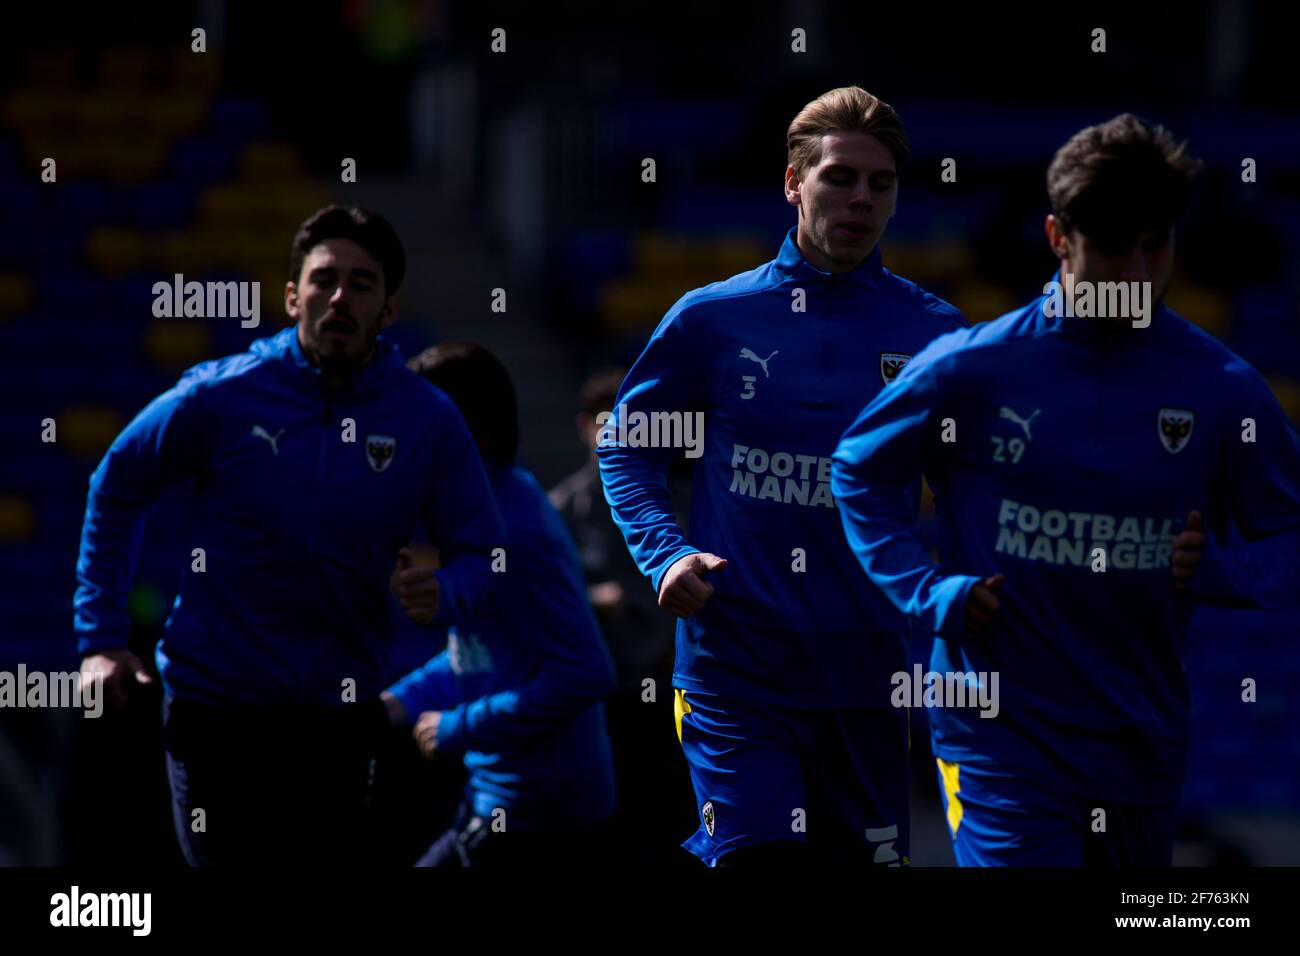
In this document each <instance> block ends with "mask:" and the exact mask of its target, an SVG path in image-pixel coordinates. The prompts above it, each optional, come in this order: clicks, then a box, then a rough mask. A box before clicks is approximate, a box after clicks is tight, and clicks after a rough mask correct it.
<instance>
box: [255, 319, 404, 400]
mask: <svg viewBox="0 0 1300 956" xmlns="http://www.w3.org/2000/svg"><path fill="white" fill-rule="evenodd" d="M249 351H250V352H253V353H254V354H255V355H259V356H261V357H263V358H267V359H274V360H278V361H279V362H280V363H281V366H282V367H283V368H284V369H285V370H286V371H288V372H290V373H292V374H291V376H290V377H291V378H294V379H297V380H299V381H302V382H304V383H306V382H319V383H322V384H323V379H324V376H323V375H322V373H321V370H320V369H319V368H317V367H316V366H314V365H312V364H311V362H310V361H309V360H308V359H307V356H306V355H305V354H304V353H303V351H302V345H301V344H300V343H299V342H298V327H297V325H291V326H289V327H288V328H287V329H282V330H281V331H279V332H277V333H276V334H275V335H273V336H271V337H270V338H265V339H258V340H257V341H256V342H254V343H253V344H252V345H251V346H250V347H249ZM404 365H405V363H404V362H403V360H402V355H401V352H399V351H398V348H397V346H396V345H395V344H394V343H392V342H390V341H388V340H387V339H385V338H384V337H383V336H382V335H381V336H379V337H378V338H377V339H376V340H375V354H374V355H373V356H372V357H371V359H370V361H369V362H367V363H366V365H365V367H364V368H362V369H361V371H360V372H359V373H357V375H355V376H354V377H353V378H352V379H350V380H349V381H348V382H347V383H346V384H344V386H343V388H342V390H341V391H351V392H353V393H355V394H357V395H365V394H368V393H373V392H378V391H380V390H381V389H382V387H383V386H384V384H385V383H386V382H387V381H388V380H389V379H390V378H391V377H392V376H393V374H394V373H395V372H396V371H397V370H398V369H400V368H402V367H404Z"/></svg>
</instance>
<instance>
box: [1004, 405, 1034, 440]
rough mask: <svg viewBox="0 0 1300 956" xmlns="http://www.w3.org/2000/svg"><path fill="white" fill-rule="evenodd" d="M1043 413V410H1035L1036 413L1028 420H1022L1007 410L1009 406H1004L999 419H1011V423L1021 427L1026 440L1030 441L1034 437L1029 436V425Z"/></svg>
mask: <svg viewBox="0 0 1300 956" xmlns="http://www.w3.org/2000/svg"><path fill="white" fill-rule="evenodd" d="M1042 411H1043V410H1042V409H1041V408H1035V409H1034V413H1033V414H1032V415H1030V416H1029V417H1028V418H1021V417H1020V416H1019V415H1017V414H1016V413H1015V412H1014V411H1012V410H1011V409H1009V408H1007V406H1005V405H1003V406H1002V407H1001V408H1000V409H998V418H1009V419H1011V421H1013V422H1015V423H1016V424H1017V425H1019V426H1020V427H1021V428H1022V429H1023V430H1024V432H1025V440H1026V441H1028V440H1030V439H1032V438H1033V437H1034V436H1032V435H1031V434H1029V423H1030V422H1032V421H1033V420H1034V419H1035V418H1037V417H1038V416H1039V414H1041V413H1042Z"/></svg>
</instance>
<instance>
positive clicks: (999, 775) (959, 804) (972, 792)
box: [936, 759, 1175, 866]
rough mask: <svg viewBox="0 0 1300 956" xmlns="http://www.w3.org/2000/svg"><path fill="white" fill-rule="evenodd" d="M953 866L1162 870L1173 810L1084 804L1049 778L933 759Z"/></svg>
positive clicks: (1094, 802)
mask: <svg viewBox="0 0 1300 956" xmlns="http://www.w3.org/2000/svg"><path fill="white" fill-rule="evenodd" d="M936 762H937V763H938V765H939V791H940V793H941V794H942V795H943V809H944V814H945V816H946V817H947V821H948V832H949V833H951V834H952V847H953V852H954V853H955V854H956V857H957V865H958V866H1084V865H1098V866H1169V865H1170V862H1171V860H1172V857H1173V845H1174V809H1175V804H1173V803H1164V804H1124V803H1115V802H1113V801H1110V802H1107V801H1101V800H1090V799H1088V798H1087V797H1086V796H1081V795H1079V794H1078V793H1077V792H1074V791H1073V789H1072V788H1071V787H1070V786H1069V785H1067V784H1065V783H1064V782H1063V781H1062V780H1060V779H1059V778H1057V777H1056V776H1054V775H1053V774H1051V773H1049V772H1044V773H1043V774H1041V775H1035V774H1033V773H1026V772H1024V771H1022V770H1016V771H1012V770H1010V769H1009V768H1002V767H997V766H995V765H987V764H974V763H964V764H957V763H952V762H949V761H946V760H941V759H937V760H936Z"/></svg>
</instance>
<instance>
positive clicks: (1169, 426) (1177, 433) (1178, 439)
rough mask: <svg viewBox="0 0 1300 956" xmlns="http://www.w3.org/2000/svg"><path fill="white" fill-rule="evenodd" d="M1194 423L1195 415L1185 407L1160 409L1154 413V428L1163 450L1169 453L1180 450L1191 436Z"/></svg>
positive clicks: (1176, 452)
mask: <svg viewBox="0 0 1300 956" xmlns="http://www.w3.org/2000/svg"><path fill="white" fill-rule="evenodd" d="M1195 423H1196V415H1195V414H1193V413H1192V412H1190V411H1188V410H1187V409H1185V408H1162V409H1160V412H1159V413H1158V414H1157V415H1156V428H1157V431H1158V432H1159V434H1160V444H1162V445H1164V446H1165V451H1167V452H1169V454H1171V455H1176V454H1178V453H1179V452H1180V451H1182V450H1183V448H1185V447H1186V446H1187V442H1188V441H1189V440H1190V439H1191V437H1192V425H1193V424H1195Z"/></svg>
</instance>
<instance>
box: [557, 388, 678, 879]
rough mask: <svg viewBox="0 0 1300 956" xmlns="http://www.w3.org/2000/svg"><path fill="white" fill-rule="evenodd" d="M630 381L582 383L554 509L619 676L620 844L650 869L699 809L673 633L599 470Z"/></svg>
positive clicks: (612, 721) (615, 707) (612, 707)
mask: <svg viewBox="0 0 1300 956" xmlns="http://www.w3.org/2000/svg"><path fill="white" fill-rule="evenodd" d="M626 375H627V370H626V369H606V370H604V371H602V372H599V373H597V374H595V375H593V376H591V378H589V379H588V380H587V381H586V382H585V383H583V386H582V388H581V391H580V393H579V396H578V403H579V410H578V419H577V426H578V435H579V437H580V438H581V440H582V442H583V444H584V445H585V446H586V448H587V449H588V453H589V454H588V459H587V462H586V463H585V464H584V465H583V466H582V467H581V468H580V469H578V470H577V471H576V472H574V473H573V474H572V475H570V476H569V477H567V478H565V479H564V480H563V481H562V482H560V484H558V485H557V486H556V487H554V488H552V489H551V503H552V504H554V505H555V507H556V509H557V510H558V511H559V512H560V514H561V515H562V516H563V518H564V521H565V524H566V525H568V528H569V533H570V534H571V535H572V536H573V540H574V542H575V543H576V544H577V546H578V557H579V559H580V560H581V561H582V566H583V570H584V572H585V574H586V580H587V594H588V596H589V597H590V598H591V606H592V607H593V608H594V609H595V611H596V617H597V620H598V621H599V622H600V627H601V630H602V631H603V632H604V634H605V641H606V643H607V644H608V645H609V649H610V653H611V654H612V655H613V657H614V667H615V670H616V672H617V674H618V688H617V689H616V691H615V692H614V693H613V694H612V695H610V697H609V699H608V700H607V701H606V711H607V716H608V718H609V736H610V743H611V745H612V747H613V750H614V768H615V772H616V773H617V776H618V820H619V837H618V839H619V842H620V845H621V846H623V847H624V848H625V850H626V852H627V853H629V854H630V855H632V856H634V857H635V858H637V859H646V860H649V861H651V862H654V863H656V864H660V863H671V862H674V861H680V860H682V859H684V860H686V861H687V862H689V861H690V857H688V856H686V854H684V853H683V852H682V850H681V847H680V846H679V845H678V844H680V843H681V841H682V838H683V837H684V836H686V835H687V834H689V833H690V832H691V830H692V829H694V827H695V809H694V804H695V800H694V796H693V793H692V790H691V779H690V775H689V774H688V773H687V770H686V763H685V761H684V760H683V759H682V752H681V748H680V747H679V746H678V744H677V738H676V736H675V735H674V730H673V699H672V694H671V693H670V691H671V688H672V674H673V636H674V633H675V628H674V626H673V620H672V618H671V617H669V616H668V615H666V614H664V613H663V612H661V611H660V610H659V606H658V604H657V602H656V601H655V595H654V592H653V591H651V590H650V589H649V588H647V587H646V586H645V582H644V581H643V580H642V577H641V571H640V569H638V568H637V566H636V562H635V561H633V560H632V556H631V555H630V554H629V553H628V550H627V547H626V545H625V544H624V543H623V536H622V534H621V533H620V532H619V530H618V525H616V524H615V523H614V518H613V516H612V515H611V514H610V511H609V503H608V502H607V501H605V492H604V489H603V488H602V487H601V484H600V470H599V468H598V466H597V464H596V444H597V441H598V440H599V437H600V432H601V426H602V423H603V421H604V419H603V418H602V414H603V415H604V416H608V415H609V414H610V411H611V410H612V409H613V407H614V399H615V397H616V396H617V395H618V386H619V384H620V383H621V382H622V381H623V379H624V378H625V377H626ZM675 476H676V475H675V471H674V469H673V468H672V467H671V466H670V467H669V486H670V493H672V494H674V495H675V496H676V497H678V498H681V499H685V498H687V494H686V489H687V487H688V482H687V481H674V478H675ZM683 477H684V478H685V477H688V476H683ZM673 512H674V514H685V513H686V508H685V501H684V500H683V501H682V503H681V504H680V505H679V504H678V502H677V501H676V500H674V503H673ZM647 680H650V681H653V683H652V684H650V685H647V684H646V681H647Z"/></svg>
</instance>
